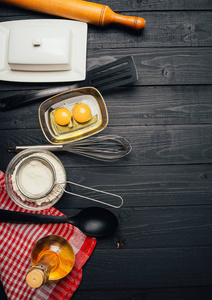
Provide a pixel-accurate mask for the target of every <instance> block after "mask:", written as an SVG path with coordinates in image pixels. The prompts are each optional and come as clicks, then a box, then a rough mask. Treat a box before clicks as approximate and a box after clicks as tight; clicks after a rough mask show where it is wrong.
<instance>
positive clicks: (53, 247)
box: [31, 235, 75, 280]
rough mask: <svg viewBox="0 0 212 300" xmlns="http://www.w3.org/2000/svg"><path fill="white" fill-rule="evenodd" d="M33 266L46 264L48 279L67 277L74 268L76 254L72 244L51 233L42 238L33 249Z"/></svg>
mask: <svg viewBox="0 0 212 300" xmlns="http://www.w3.org/2000/svg"><path fill="white" fill-rule="evenodd" d="M31 261H32V266H35V265H41V266H42V265H44V266H45V267H46V268H47V273H48V280H58V279H60V278H63V277H65V276H66V275H67V274H68V273H69V272H70V271H71V270H72V268H73V266H74V261H75V254H74V250H73V248H72V246H71V245H70V244H69V242H68V241H66V240H65V239H64V238H62V237H60V236H57V235H50V236H46V237H44V238H42V239H40V240H39V241H38V242H37V243H36V244H35V246H34V247H33V249H32V253H31Z"/></svg>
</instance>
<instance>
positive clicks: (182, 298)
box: [2, 287, 212, 300]
mask: <svg viewBox="0 0 212 300" xmlns="http://www.w3.org/2000/svg"><path fill="white" fill-rule="evenodd" d="M88 295H89V298H90V299H92V300H100V299H101V300H108V299H110V300H123V299H127V300H200V299H201V300H211V297H212V288H211V287H186V288H172V289H171V288H169V289H158V288H157V289H141V288H140V289H133V290H127V289H126V288H125V289H119V290H114V289H113V290H108V289H107V290H95V291H92V290H82V289H81V287H80V288H79V290H78V291H77V292H76V293H75V294H74V296H73V298H72V299H73V300H86V299H87V298H88ZM2 300H4V299H2Z"/></svg>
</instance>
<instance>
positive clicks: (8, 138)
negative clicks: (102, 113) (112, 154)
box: [0, 125, 212, 170]
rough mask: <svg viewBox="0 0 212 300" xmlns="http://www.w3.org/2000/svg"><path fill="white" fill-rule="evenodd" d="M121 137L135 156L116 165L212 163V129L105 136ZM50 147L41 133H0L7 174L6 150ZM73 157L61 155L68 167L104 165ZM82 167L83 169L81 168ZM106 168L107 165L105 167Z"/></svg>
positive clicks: (130, 130) (150, 129)
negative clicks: (35, 146)
mask: <svg viewBox="0 0 212 300" xmlns="http://www.w3.org/2000/svg"><path fill="white" fill-rule="evenodd" d="M107 134H118V135H121V136H124V137H126V138H128V139H129V140H130V143H131V145H132V149H133V150H132V152H131V154H130V155H129V156H127V157H126V158H124V159H123V160H119V161H117V162H116V165H118V166H121V165H123V164H124V165H125V166H127V165H128V166H136V165H137V166H139V165H143V166H144V165H164V164H166V165H171V164H197V163H198V164H202V163H211V162H212V152H211V142H212V126H211V125H202V126H198V125H185V126H183V125H173V126H169V127H166V126H160V125H158V126H128V127H125V126H120V127H119V126H116V127H115V126H113V127H110V126H108V127H107V128H106V129H105V130H104V135H107ZM43 143H47V141H46V140H45V138H44V136H43V134H42V131H41V129H31V130H30V129H25V130H2V131H0V153H1V157H0V161H1V164H2V168H3V169H4V170H5V168H6V164H7V163H8V160H9V159H10V158H11V157H12V154H10V155H8V154H7V147H12V146H16V145H28V144H29V145H33V144H34V145H37V144H43ZM72 156H73V155H72V154H70V153H68V152H64V153H62V154H61V156H60V157H61V158H62V159H63V162H64V164H65V165H66V167H72V166H76V165H78V166H80V165H81V163H82V165H84V164H86V163H91V164H95V165H99V164H101V165H102V163H99V162H96V161H91V160H90V159H86V158H82V157H78V158H76V160H75V159H72ZM75 157H77V155H75ZM82 165H81V166H82ZM104 165H107V164H106V163H105V164H104Z"/></svg>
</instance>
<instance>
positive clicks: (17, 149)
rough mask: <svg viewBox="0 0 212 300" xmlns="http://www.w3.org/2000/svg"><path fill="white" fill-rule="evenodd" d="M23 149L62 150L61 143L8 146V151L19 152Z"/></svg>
mask: <svg viewBox="0 0 212 300" xmlns="http://www.w3.org/2000/svg"><path fill="white" fill-rule="evenodd" d="M25 149H34V150H49V151H63V145H27V146H15V147H8V148H7V150H8V152H16V153H17V152H21V151H22V150H25Z"/></svg>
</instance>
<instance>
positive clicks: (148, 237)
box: [57, 196, 212, 251]
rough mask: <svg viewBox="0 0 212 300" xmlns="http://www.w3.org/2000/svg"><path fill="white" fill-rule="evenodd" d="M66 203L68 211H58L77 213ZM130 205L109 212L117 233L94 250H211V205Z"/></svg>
mask: <svg viewBox="0 0 212 300" xmlns="http://www.w3.org/2000/svg"><path fill="white" fill-rule="evenodd" d="M188 197H189V196H188ZM78 201H80V200H78ZM82 201H83V200H82ZM140 202H141V201H140ZM170 202H171V201H170ZM69 203H70V208H69V209H61V211H62V212H63V213H64V214H65V215H69V216H73V215H75V214H76V213H77V212H76V210H73V209H72V208H71V207H72V203H71V200H70V202H69ZM132 205H133V204H132ZM132 205H131V208H125V205H124V206H123V208H121V209H119V210H116V209H113V212H114V214H115V215H117V217H118V220H119V226H118V229H117V231H116V232H115V233H114V234H113V235H112V236H108V237H105V238H103V239H99V241H98V242H97V246H96V249H107V250H108V251H110V250H112V249H114V248H117V249H125V250H126V249H128V250H130V249H145V248H169V247H170V248H179V247H197V246H212V242H211V234H212V219H211V214H212V206H211V205H197V206H185V205H184V206H173V207H171V206H170V204H169V203H168V202H167V205H169V206H167V207H161V206H156V207H143V208H139V207H136V208H132ZM138 205H139V203H138ZM158 205H160V203H158ZM57 206H60V204H58V205H57ZM111 210H112V209H111Z"/></svg>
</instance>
